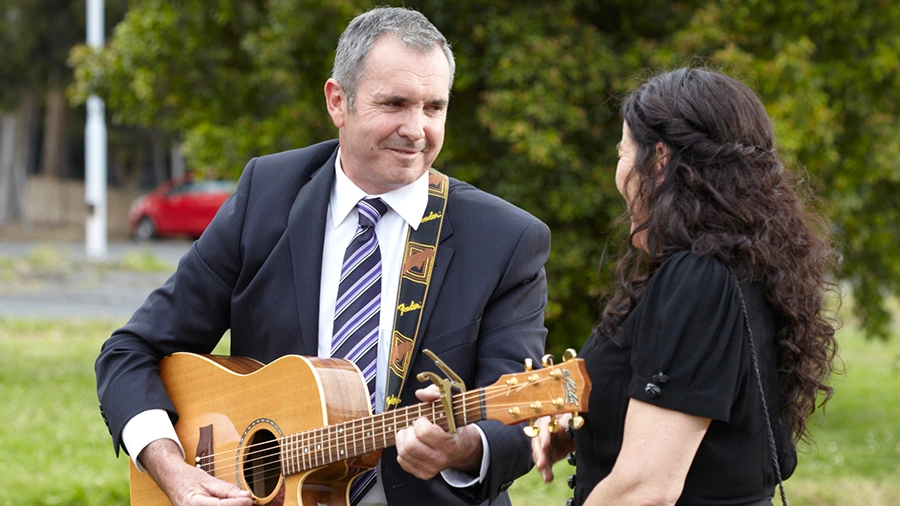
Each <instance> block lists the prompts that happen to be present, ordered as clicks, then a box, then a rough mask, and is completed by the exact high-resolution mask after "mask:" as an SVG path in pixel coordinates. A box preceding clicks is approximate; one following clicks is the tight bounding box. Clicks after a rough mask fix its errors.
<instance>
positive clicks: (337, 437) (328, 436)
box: [203, 378, 552, 474]
mask: <svg viewBox="0 0 900 506" xmlns="http://www.w3.org/2000/svg"><path fill="white" fill-rule="evenodd" d="M547 379H552V378H544V379H540V380H538V382H543V381H545V380H547ZM530 385H533V384H532V383H525V384H522V385H517V387H518V388H516V389H517V390H520V389H522V388H525V387H527V386H530ZM491 390H496V391H497V393H496V394H494V395H491V394H490V392H491ZM511 390H512V387H509V386H489V387H485V388H483V389H479V390H475V391H472V392H466V393H463V394H457V395H455V396H454V398H453V405H454V411H456V407H457V405H461V406H462V407H463V408H464V411H465V412H468V411H469V409H465V404H466V402H468V400H467V399H466V397H475V399H474V402H475V403H477V402H479V399H478V396H477V394H479V393H480V392H482V391H483V392H485V393H487V394H488V395H487V396H486V397H485V399H486V400H491V399H493V398H495V397H497V396H505V395H509V393H510V391H511ZM550 400H551V402H552V399H550ZM457 401H459V402H457ZM515 405H517V403H513V404H507V405H500V406H495V408H499V409H503V408H505V407H508V406H515ZM437 407H439V404H438V401H434V402H433V403H431V404H430V405H429V404H418V405H415V406H407V407H406V408H403V409H404V411H405V412H402V411H400V410H398V411H395V412H391V414H392V415H394V416H393V417H390V418H394V419H395V420H394V421H396V419H397V418H398V416H406V418H407V421H408V419H409V414H410V413H412V412H414V411H417V410H418V411H419V413H418V414H415V415H414V416H415V417H416V418H418V417H419V416H424V415H423V414H422V413H421V411H422V410H423V409H424V410H428V409H429V408H430V409H431V410H432V414H434V413H437V412H438V410H436V409H435V408H437ZM471 410H473V411H475V412H476V413H477V412H480V406H479V405H475V406H473V407H472V408H471ZM440 413H441V414H443V411H440ZM426 414H427V413H426ZM381 415H383V414H381ZM376 416H377V415H376ZM362 420H365V419H360V420H355V421H351V422H342V423H340V424H335V425H332V426H326V427H318V428H316V429H311V430H308V431H305V432H302V433H296V434H291V435H289V436H285V437H282V438H280V439H278V440H276V441H277V442H280V443H281V444H282V445H290V444H292V443H291V442H287V441H288V440H289V439H290V438H295V439H296V438H297V437H299V436H301V435H303V434H314V433H319V434H318V435H314V436H313V437H314V438H318V437H321V438H322V439H321V440H312V441H310V442H311V443H313V444H318V445H319V446H320V448H318V449H317V450H314V451H313V454H312V455H309V456H306V457H303V456H301V455H299V454H295V455H293V456H289V457H287V458H286V459H285V460H286V461H287V464H288V465H289V467H290V468H291V469H293V468H294V467H300V468H304V467H306V464H304V463H301V460H303V461H304V462H311V461H313V460H314V461H315V465H314V466H312V467H308V468H306V469H315V468H317V467H322V466H325V465H328V464H331V463H334V462H339V461H343V460H347V459H348V458H352V457H342V458H338V459H335V458H334V455H331V451H333V450H335V443H340V441H341V439H343V440H344V447H345V448H346V447H347V444H348V439H349V438H352V440H350V441H349V443H355V442H359V441H362V444H363V448H364V450H363V452H362V453H358V454H357V455H356V456H359V455H364V454H365V453H370V452H367V451H365V447H366V446H367V445H368V442H367V440H368V439H375V438H376V437H378V439H382V440H386V439H388V438H390V439H391V440H393V442H392V443H390V444H385V447H388V446H393V444H395V442H396V441H395V440H394V438H395V433H394V432H384V433H383V434H381V435H372V434H371V432H369V435H366V436H363V437H362V438H361V439H360V438H359V436H360V435H361V434H363V433H365V432H366V431H367V429H366V428H365V427H361V428H360V430H359V431H357V430H356V428H357V427H355V425H357V423H358V422H361V421H362ZM444 420H445V419H444ZM525 420H526V419H523V421H525ZM440 421H441V419H439V422H440ZM348 424H353V425H354V427H352V429H353V430H350V431H344V432H343V433H336V430H334V429H335V428H338V427H340V426H341V425H348ZM379 424H380V425H379V426H378V427H377V428H378V429H382V430H383V429H384V427H385V426H387V425H388V423H387V421H380V422H379ZM371 429H372V430H376V426H375V423H374V422H373V423H372V425H371ZM348 433H349V434H350V435H349V436H348V435H344V434H348ZM379 436H380V437H379ZM271 444H272V441H267V442H263V443H256V444H254V445H248V446H246V447H244V448H253V447H255V446H266V447H265V448H262V449H261V450H255V451H250V452H247V453H246V454H245V459H244V460H245V461H252V460H255V459H256V458H257V457H259V454H260V453H263V454H265V453H269V454H272V453H276V454H279V455H280V454H282V453H283V452H279V451H277V447H273V446H271ZM322 445H324V446H325V449H324V450H323V449H322V448H321V447H322ZM376 445H377V443H376ZM298 449H299V447H298ZM273 450H275V451H274V452H273ZM326 451H328V453H329V455H326ZM373 451H374V450H373ZM237 453H238V449H234V450H229V451H226V452H220V453H218V454H211V455H209V456H207V457H205V459H208V458H210V457H217V456H222V455H229V454H230V456H229V457H228V458H227V460H226V461H227V462H228V463H230V464H232V463H233V458H234V455H236V454H237ZM320 456H321V460H322V463H321V464H320V463H319V462H318V461H319V457H320ZM292 459H293V460H294V463H300V465H299V466H294V465H291V460H292ZM222 462H223V461H222V460H217V461H214V462H212V463H210V462H205V463H203V464H205V465H207V466H208V465H210V464H212V465H213V466H216V465H221V464H222ZM283 462H284V461H282V459H278V463H279V467H280V466H281V465H282V463H283ZM266 465H269V466H271V462H270V463H266V462H263V463H262V464H259V465H254V466H249V467H245V468H244V469H245V471H246V470H253V469H256V468H258V467H260V466H266ZM230 467H236V466H234V465H232V466H230ZM306 469H300V471H302V470H306ZM297 472H299V471H297ZM292 474H293V473H292Z"/></svg>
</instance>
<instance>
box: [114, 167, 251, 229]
mask: <svg viewBox="0 0 900 506" xmlns="http://www.w3.org/2000/svg"><path fill="white" fill-rule="evenodd" d="M236 186H237V183H236V182H235V181H220V180H194V179H193V177H192V176H191V175H190V174H187V175H185V176H183V177H180V178H175V179H172V180H170V181H168V182H166V183H164V184H162V185H161V186H160V187H159V188H157V189H156V190H153V191H152V192H150V193H148V194H146V195H143V196H141V197H139V198H138V199H137V200H135V201H134V203H132V204H131V209H130V210H129V211H128V224H129V226H130V227H131V234H132V235H133V236H134V238H135V239H137V240H139V241H146V240H148V239H152V238H154V237H162V236H168V235H187V236H190V237H194V238H197V237H200V234H202V233H203V231H204V230H206V227H207V226H209V222H210V221H212V219H213V217H214V216H215V215H216V212H217V211H218V210H219V207H221V206H222V204H224V203H225V201H226V200H228V197H230V196H231V194H232V193H234V189H235V187H236Z"/></svg>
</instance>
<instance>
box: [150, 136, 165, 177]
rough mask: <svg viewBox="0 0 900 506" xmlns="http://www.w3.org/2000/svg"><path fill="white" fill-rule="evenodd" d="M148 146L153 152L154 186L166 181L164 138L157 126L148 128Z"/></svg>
mask: <svg viewBox="0 0 900 506" xmlns="http://www.w3.org/2000/svg"><path fill="white" fill-rule="evenodd" d="M150 146H151V152H152V153H153V173H154V175H155V176H156V186H159V185H161V184H163V183H164V182H166V180H168V179H169V177H168V176H167V175H166V173H167V172H168V171H167V170H166V139H165V136H164V135H163V133H162V131H161V130H160V129H158V128H154V129H152V130H150Z"/></svg>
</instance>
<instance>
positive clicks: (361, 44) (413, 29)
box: [331, 7, 456, 112]
mask: <svg viewBox="0 0 900 506" xmlns="http://www.w3.org/2000/svg"><path fill="white" fill-rule="evenodd" d="M385 33H391V34H393V35H394V36H395V37H397V39H398V40H399V41H400V42H402V43H403V44H404V45H406V46H407V47H409V48H411V49H414V50H417V51H422V52H426V51H428V50H430V49H432V48H434V47H435V46H437V47H440V48H441V50H442V51H443V52H444V56H446V57H447V62H448V63H449V65H450V83H449V86H448V89H449V88H450V87H452V86H453V75H454V73H455V71H456V62H455V61H454V60H453V51H451V50H450V43H448V42H447V39H446V38H445V37H444V36H443V35H442V34H441V32H440V31H438V29H437V28H435V26H434V25H433V24H431V21H428V18H426V17H425V16H424V15H423V14H422V13H421V12H418V11H414V10H412V9H407V8H405V7H376V8H374V9H372V10H370V11H368V12H365V13H363V14H360V15H359V16H357V17H355V18H354V19H353V21H351V22H350V25H348V26H347V29H346V30H344V33H342V34H341V38H340V39H339V40H338V46H337V52H336V54H335V57H334V67H332V69H331V77H332V78H333V79H334V80H335V81H337V82H338V83H339V84H340V85H341V88H343V89H344V92H345V93H346V94H347V101H348V102H349V109H350V111H351V112H352V111H353V110H354V109H355V103H354V102H355V99H356V91H357V90H358V89H359V84H360V82H362V80H363V77H364V76H365V73H366V63H367V60H368V57H369V53H370V52H371V51H372V47H373V46H374V45H375V42H376V41H377V40H378V38H379V37H381V36H382V35H384V34H385Z"/></svg>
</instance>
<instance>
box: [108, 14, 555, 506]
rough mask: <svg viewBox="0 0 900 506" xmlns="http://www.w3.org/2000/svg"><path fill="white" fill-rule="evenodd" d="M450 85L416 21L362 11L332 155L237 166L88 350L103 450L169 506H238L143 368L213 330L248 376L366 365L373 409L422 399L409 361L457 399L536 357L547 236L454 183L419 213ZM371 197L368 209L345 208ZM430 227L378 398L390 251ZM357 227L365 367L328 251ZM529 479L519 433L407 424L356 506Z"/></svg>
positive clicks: (499, 500)
mask: <svg viewBox="0 0 900 506" xmlns="http://www.w3.org/2000/svg"><path fill="white" fill-rule="evenodd" d="M453 71H454V61H453V54H452V52H451V51H450V47H449V45H448V43H447V41H446V39H445V38H444V37H443V36H442V35H441V34H440V32H438V31H437V29H436V28H435V27H434V26H433V25H432V24H431V23H430V22H429V21H428V20H427V19H426V18H425V17H424V16H422V15H421V14H419V13H417V12H415V11H412V10H408V9H404V8H377V9H374V10H372V11H369V12H367V13H365V14H363V15H361V16H359V17H357V18H356V19H354V20H353V21H352V22H351V24H350V25H349V26H348V28H347V29H346V31H345V32H344V34H343V35H342V36H341V39H340V42H339V44H338V49H337V54H336V58H335V64H334V70H333V74H332V78H331V79H329V80H328V81H327V82H326V83H325V98H326V105H327V109H328V113H329V114H330V116H331V118H332V120H333V122H334V124H335V126H336V127H337V128H338V130H339V139H338V140H337V141H329V142H325V143H321V144H317V145H314V146H310V147H307V148H303V149H299V150H295V151H289V152H285V153H279V154H275V155H270V156H264V157H261V158H257V159H254V160H251V161H250V163H249V164H248V165H247V167H246V168H245V169H244V172H243V175H242V176H241V180H240V183H239V184H238V188H237V190H236V192H235V194H234V195H233V196H232V198H231V199H230V200H229V201H228V202H227V203H226V204H225V205H224V206H223V207H222V209H221V210H220V211H219V213H218V215H217V216H216V218H215V220H213V222H212V224H211V225H210V227H209V228H208V229H207V231H206V232H205V233H204V234H203V236H202V237H201V238H200V239H199V240H198V241H197V242H196V243H195V244H194V245H193V247H192V248H191V250H190V251H189V252H188V253H187V254H186V255H185V256H184V258H182V260H181V262H180V263H179V266H178V269H177V271H176V273H175V274H174V275H173V276H172V277H171V278H170V279H169V280H168V281H167V282H166V284H165V285H164V286H162V287H161V288H159V289H158V290H156V291H155V292H154V293H153V294H151V295H150V297H148V299H147V301H146V302H145V303H144V305H143V306H142V307H141V308H140V309H139V310H138V311H137V312H136V313H135V315H134V316H133V317H132V319H131V320H130V321H129V322H128V324H126V325H125V327H123V328H122V329H119V330H117V331H116V332H115V333H113V335H112V337H110V339H109V340H108V341H107V342H106V343H105V344H104V346H103V349H102V351H101V353H100V357H99V358H98V360H97V364H96V371H97V382H98V393H99V396H100V403H101V409H102V411H103V413H104V419H105V420H106V422H107V425H108V426H109V428H110V432H111V434H112V435H113V444H114V446H115V447H116V450H117V451H118V448H119V446H120V445H123V446H124V447H125V448H126V450H127V451H128V453H129V454H130V455H131V456H132V457H133V458H135V464H136V465H137V466H138V468H139V469H141V470H146V471H147V472H149V473H150V475H151V476H152V477H153V478H154V479H155V480H156V481H157V483H158V484H159V485H160V488H162V489H163V491H165V492H166V493H167V495H168V496H169V497H170V498H171V499H172V501H173V503H174V504H179V505H180V504H247V505H249V504H251V500H250V498H249V493H248V492H246V491H243V490H240V489H238V488H237V487H236V486H234V485H232V484H228V483H225V482H223V481H219V480H216V479H215V478H212V477H211V476H209V475H208V474H206V473H205V472H203V471H201V470H200V469H198V468H195V467H193V466H191V465H189V464H186V463H185V461H184V451H183V449H182V448H181V446H180V444H179V443H178V441H177V440H178V438H177V435H175V433H174V430H173V429H172V422H171V420H172V419H175V418H176V417H177V414H176V413H175V410H174V407H173V405H172V404H171V401H170V400H169V399H168V397H167V395H166V392H165V389H164V388H163V385H162V383H161V380H160V378H159V376H158V374H157V369H156V366H157V363H158V362H159V360H160V359H161V358H162V357H164V356H166V355H168V354H171V353H173V352H176V351H191V352H198V353H208V352H209V351H210V350H212V349H213V347H214V346H215V345H216V343H217V342H218V341H219V339H220V338H221V336H222V334H223V333H224V332H225V331H226V330H228V329H230V330H231V352H232V354H234V355H242V356H249V357H252V358H255V359H257V360H259V361H261V362H264V363H268V362H270V361H272V360H274V359H276V358H278V357H280V356H282V355H285V354H298V355H318V356H322V357H330V356H346V357H347V358H351V359H353V360H355V361H356V359H357V358H359V359H360V360H362V358H363V357H362V355H364V354H368V355H370V356H371V357H372V362H371V364H369V365H365V364H363V363H362V362H360V361H356V363H357V365H358V366H359V367H360V369H361V370H363V374H364V376H366V379H369V378H368V376H369V375H370V373H371V376H373V378H372V380H371V382H370V385H369V388H370V392H371V395H372V399H373V405H374V406H373V407H374V408H375V410H376V411H380V410H383V409H386V406H385V400H386V399H389V398H390V399H393V400H396V399H397V397H399V405H400V406H404V405H410V404H416V403H418V402H420V401H421V400H434V399H435V398H436V395H435V393H434V392H433V391H431V390H420V391H418V392H416V391H414V389H415V387H410V386H409V385H414V384H416V382H415V377H416V375H417V374H418V373H419V372H422V371H426V370H430V371H434V370H436V369H435V366H434V364H433V363H431V361H430V360H429V359H428V358H427V357H425V356H424V355H422V354H421V350H422V349H431V350H432V351H433V352H434V353H435V354H437V355H438V356H439V357H440V359H441V360H442V361H443V362H444V363H445V364H447V366H449V367H450V368H452V369H453V370H454V371H455V372H456V373H457V374H459V376H460V377H461V378H462V380H463V381H464V382H465V384H466V386H468V387H469V388H474V387H480V386H486V385H489V384H491V383H493V382H494V381H496V379H497V377H499V376H500V375H501V374H505V373H509V372H520V371H521V370H522V363H523V361H524V359H525V358H527V357H531V358H533V359H536V358H537V357H539V356H540V355H541V354H542V353H543V348H544V339H545V337H546V330H545V329H544V327H543V310H544V306H545V305H546V279H545V275H544V269H543V265H544V263H545V262H546V260H547V257H548V255H549V247H550V234H549V230H548V228H547V227H546V225H544V224H543V223H541V222H540V221H538V220H537V219H535V218H534V217H532V216H531V215H529V214H527V213H525V212H524V211H521V210H519V209H517V208H515V207H513V206H512V205H510V204H508V203H506V202H504V201H502V200H500V199H498V198H496V197H493V196H490V195H488V194H485V193H483V192H480V191H479V190H477V189H475V188H473V187H471V186H469V185H466V184H464V183H461V182H459V181H456V180H453V179H450V180H449V195H448V196H447V199H446V207H445V209H444V210H443V212H441V213H429V215H428V216H426V215H425V210H426V207H427V206H428V205H429V202H430V201H429V199H430V198H431V197H429V168H430V167H431V165H432V163H433V162H434V160H435V158H436V157H437V155H438V153H439V152H440V149H441V146H442V144H443V137H444V123H445V119H446V115H447V107H448V103H449V97H450V87H451V85H452V80H453ZM373 197H377V198H378V199H380V200H378V201H377V202H378V203H376V204H371V205H370V204H366V207H359V206H360V204H358V203H359V202H360V201H361V200H363V199H364V198H373ZM366 202H367V203H371V202H372V201H371V200H366ZM385 204H386V205H385ZM373 206H374V207H373ZM375 208H378V209H377V214H379V215H382V216H375V215H374V214H373V212H374V210H375ZM370 215H371V217H372V218H373V219H372V220H370V221H369V222H367V224H366V225H365V227H364V225H363V224H362V220H363V218H364V217H367V219H368V217H370ZM435 218H438V219H441V218H442V220H443V221H442V222H441V223H442V225H441V227H440V237H439V241H438V245H437V252H436V254H435V257H434V264H433V269H432V274H431V280H430V285H429V286H430V288H429V291H428V296H427V299H426V302H425V304H424V307H423V308H422V309H421V311H422V316H421V325H420V329H421V330H420V335H419V338H418V341H417V342H416V343H415V345H414V348H413V351H412V355H411V359H410V362H409V365H408V373H407V377H408V378H410V380H409V381H408V382H406V387H405V388H403V390H401V391H399V393H398V395H397V396H394V394H393V393H392V392H391V391H388V390H389V389H390V385H387V376H388V375H389V374H390V373H389V372H388V369H389V368H388V356H389V355H390V353H391V340H392V335H393V331H394V329H393V326H394V319H395V311H394V307H395V305H396V302H397V300H398V298H397V297H398V290H402V286H401V285H402V281H401V276H400V274H401V262H402V261H403V258H404V250H405V244H406V237H407V233H408V232H409V230H410V229H414V230H416V229H418V228H419V227H420V226H421V224H422V223H424V222H426V221H427V220H431V219H435ZM358 222H359V225H357V224H358ZM373 223H374V225H373ZM371 229H374V232H375V236H376V237H377V239H375V238H373V239H371V241H376V240H377V245H376V247H373V248H372V249H371V250H369V252H368V253H367V255H368V254H371V253H373V252H376V253H375V257H374V258H376V259H377V260H378V262H380V266H379V267H377V268H373V270H372V272H375V273H376V274H377V273H378V272H380V273H381V277H380V280H379V279H378V278H377V277H374V278H371V279H373V280H374V282H372V283H371V284H370V287H374V289H375V290H380V297H379V295H378V293H377V291H376V292H375V294H376V295H375V297H376V299H377V300H380V307H381V308H385V310H384V311H380V312H379V311H378V306H379V304H377V303H376V304H374V310H372V311H369V312H368V313H366V315H367V316H366V318H370V320H366V321H371V322H373V323H372V325H373V329H374V330H373V331H372V335H373V337H372V339H374V341H372V342H371V344H366V345H365V346H363V345H359V346H361V347H364V348H365V349H366V350H377V353H376V352H375V351H372V352H371V353H369V352H368V351H366V352H363V353H358V354H356V355H354V356H351V355H352V353H351V354H346V355H345V354H344V353H343V352H341V351H340V350H341V349H342V347H343V345H344V342H346V341H344V339H347V340H349V339H350V338H347V337H346V336H344V337H340V338H339V337H338V336H339V335H342V333H343V332H344V329H345V328H346V327H345V325H344V324H343V323H341V322H340V315H342V314H345V313H346V312H345V311H344V308H345V306H344V301H345V300H346V299H347V298H348V296H346V295H345V292H344V291H343V290H344V285H343V284H342V283H343V281H342V280H343V279H345V276H353V274H352V273H350V274H347V273H345V269H347V266H346V264H347V263H348V262H345V261H344V256H345V251H347V250H350V249H353V245H354V244H355V240H356V239H355V238H356V236H357V235H358V234H366V233H368V232H365V231H366V230H371ZM361 231H363V232H361ZM413 233H415V232H413ZM371 244H374V242H372V243H371ZM354 251H355V250H354ZM379 254H380V259H379V258H378V255H379ZM346 255H347V257H348V258H349V257H350V256H351V253H349V252H347V253H346ZM368 289H369V288H366V290H368ZM366 293H368V292H366ZM349 298H350V299H353V300H360V299H361V298H362V295H360V294H355V295H354V296H352V297H349ZM387 308H390V310H388V309H387ZM348 311H349V310H348ZM354 311H355V310H354ZM360 314H362V313H360ZM375 327H377V329H376V328H375ZM376 341H377V342H376ZM360 342H362V341H360ZM376 354H377V360H375V359H374V357H375V355H376ZM376 371H377V372H376ZM417 386H424V385H421V384H420V385H417ZM137 392H139V393H140V394H137ZM417 396H418V398H417ZM391 404H392V405H393V404H396V403H395V402H392V403H391ZM388 407H390V406H388ZM530 465H531V463H530V445H529V442H528V440H527V439H526V438H525V436H524V435H523V434H522V430H521V428H519V427H506V426H503V425H502V424H500V423H499V422H493V421H487V422H479V423H478V424H473V425H468V426H464V427H460V428H459V429H458V431H457V432H456V433H455V434H449V433H447V432H444V431H443V430H441V429H440V427H438V426H437V425H434V424H432V423H431V421H430V420H428V419H426V418H421V419H419V420H417V421H415V423H414V424H412V425H411V426H409V427H407V428H404V429H402V430H400V431H399V432H398V433H397V435H396V447H395V448H389V449H387V450H385V451H384V453H383V455H382V458H381V461H380V464H379V466H378V473H377V479H375V480H374V484H373V485H371V487H370V488H368V491H366V490H363V491H362V495H361V502H360V504H385V503H387V504H392V505H395V504H397V505H400V504H479V503H483V504H509V498H508V496H507V495H506V493H505V490H506V488H508V487H509V485H510V484H511V483H512V480H514V479H515V478H516V477H518V476H521V475H522V474H524V473H525V472H527V471H528V469H529V468H530ZM357 481H358V482H359V483H362V480H361V479H360V480H357ZM359 483H356V484H359ZM356 484H355V485H356ZM213 498H219V499H221V502H217V501H216V500H215V499H213Z"/></svg>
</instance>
